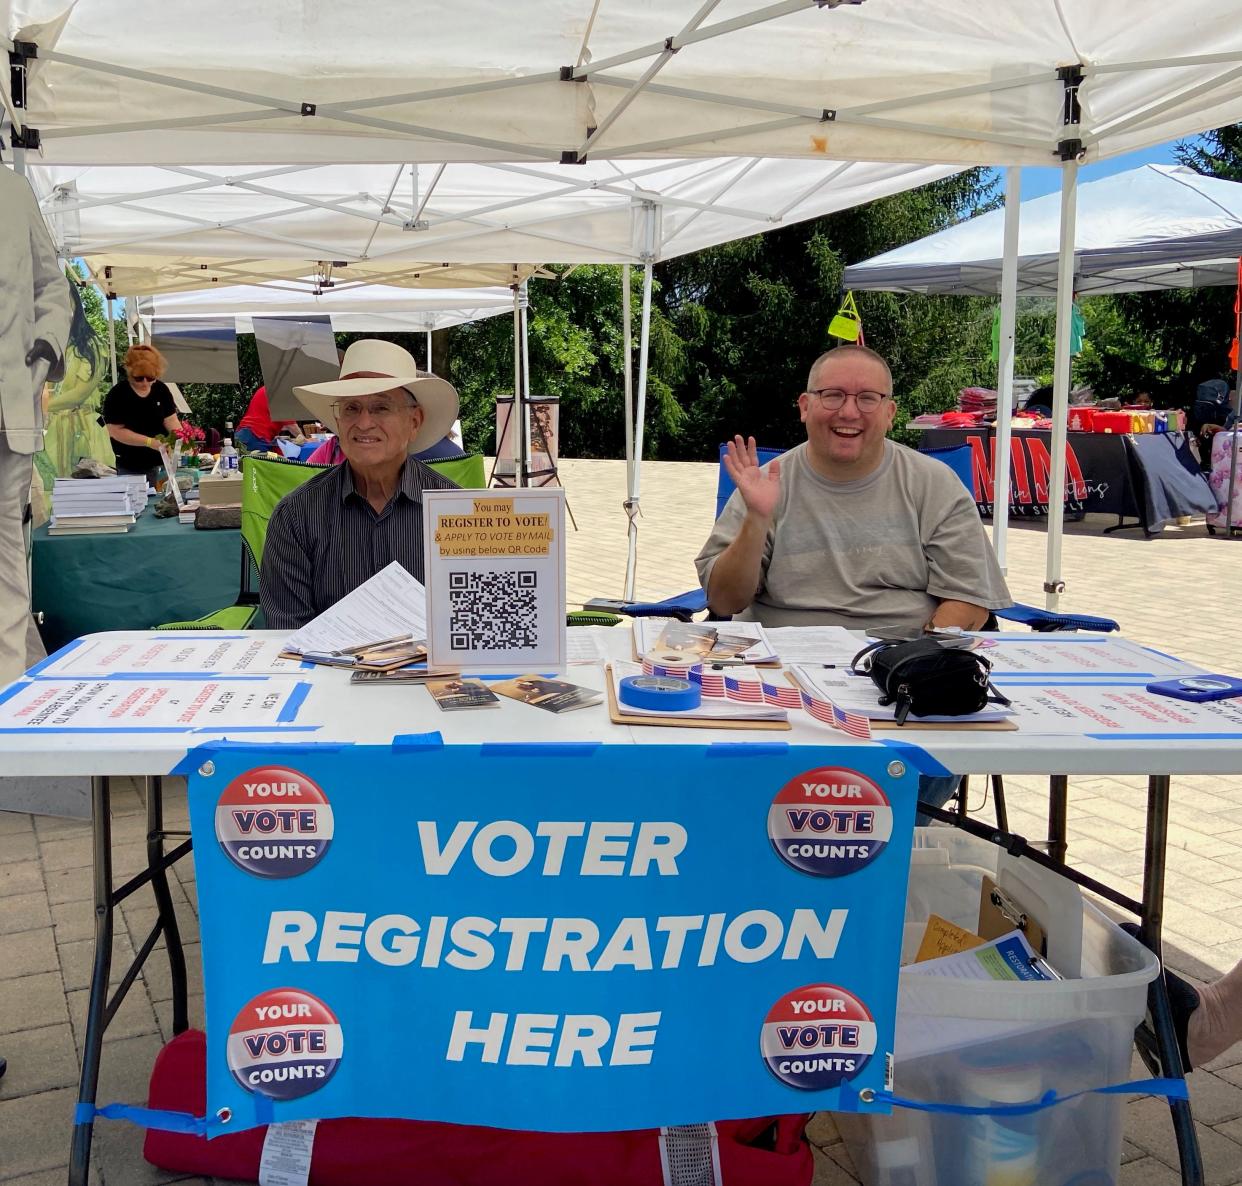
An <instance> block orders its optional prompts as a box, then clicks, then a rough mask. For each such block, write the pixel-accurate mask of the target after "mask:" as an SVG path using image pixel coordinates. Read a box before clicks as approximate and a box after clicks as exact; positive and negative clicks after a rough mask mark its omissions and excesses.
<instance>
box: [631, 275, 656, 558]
mask: <svg viewBox="0 0 1242 1186" xmlns="http://www.w3.org/2000/svg"><path fill="white" fill-rule="evenodd" d="M650 345H651V264H650V263H646V264H644V265H643V311H642V321H641V323H640V327H639V331H638V407H637V409H636V410H635V413H634V480H633V482H632V483H631V494H630V501H631V503H632V506H631V509H630V527H631V531H632V532H634V533H636V532H637V530H638V523H637V515H638V511H639V498H640V497H641V490H642V476H643V474H642V469H643V424H644V421H645V418H646V415H647V356H648V348H649V347H650ZM635 558H636V560H637V543H635ZM635 567H637V564H636V565H635Z"/></svg>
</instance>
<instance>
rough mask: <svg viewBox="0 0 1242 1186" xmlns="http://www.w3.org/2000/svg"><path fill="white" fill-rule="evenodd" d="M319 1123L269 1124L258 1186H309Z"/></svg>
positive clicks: (300, 1121)
mask: <svg viewBox="0 0 1242 1186" xmlns="http://www.w3.org/2000/svg"><path fill="white" fill-rule="evenodd" d="M318 1123H319V1121H318V1120H286V1121H284V1122H283V1123H281V1124H269V1125H268V1126H267V1134H266V1135H265V1136H264V1138H263V1153H262V1156H261V1157H260V1158H259V1186H306V1183H307V1181H308V1179H309V1178H310V1168H311V1152H312V1150H313V1148H314V1144H315V1127H316V1125H318Z"/></svg>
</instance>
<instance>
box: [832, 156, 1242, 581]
mask: <svg viewBox="0 0 1242 1186" xmlns="http://www.w3.org/2000/svg"><path fill="white" fill-rule="evenodd" d="M1011 182H1012V179H1011ZM1060 205H1061V198H1060V196H1059V195H1057V194H1048V195H1045V196H1044V197H1040V198H1033V199H1031V200H1029V201H1026V202H1022V203H1021V207H1020V209H1019V208H1017V207H1010V206H1007V208H1006V209H1005V210H991V211H988V212H987V213H986V214H980V215H978V216H977V217H975V218H972V219H969V220H968V221H966V222H962V223H959V224H958V225H957V226H953V227H950V228H948V229H947V230H944V231H939V232H937V233H936V234H934V235H927V236H925V237H924V238H922V239H918V240H916V241H915V242H913V243H907V244H906V245H905V246H903V247H898V248H895V249H894V250H892V251H887V252H885V253H884V254H882V255H877V256H875V257H873V258H872V259H869V260H864V261H863V262H861V263H857V264H852V265H850V266H849V267H848V268H846V269H845V285H846V287H847V288H852V289H858V290H865V289H870V290H881V291H888V292H906V293H922V294H932V293H953V294H956V295H959V296H992V295H995V294H997V293H1002V294H1005V293H1006V285H1004V284H1003V283H1002V280H1003V278H1004V272H1005V269H1006V267H1009V268H1010V269H1012V272H1013V275H1014V279H1013V280H1011V281H1010V284H1009V286H1008V289H1007V295H1008V299H1007V300H1005V301H1003V302H1002V338H1003V339H1004V338H1005V336H1006V334H1007V335H1008V340H1009V342H1010V350H1009V355H1008V357H1007V358H1003V359H1002V360H1001V363H1002V365H1001V380H1000V383H999V384H998V386H1001V387H1002V389H1003V390H1002V397H1001V399H1000V400H999V401H998V406H997V436H996V463H995V467H994V468H995V474H996V483H997V485H996V491H995V496H994V499H993V505H994V515H993V537H994V541H995V546H996V552H997V555H998V557H1000V560H1001V563H1002V565H1003V564H1004V560H1005V540H1006V530H1007V524H1008V510H1009V492H1008V482H1009V455H1010V417H1011V415H1012V411H1013V401H1012V398H1011V396H1012V386H1011V383H1012V375H1013V356H1012V336H1013V323H1014V314H1015V310H1014V297H1015V296H1016V295H1032V296H1040V295H1044V296H1046V295H1055V294H1056V292H1057V275H1058V271H1059V266H1060V256H1059V253H1058V242H1059V239H1060V221H1061V217H1060ZM1007 220H1008V221H1010V222H1013V221H1017V223H1018V226H1017V229H1016V233H1012V232H1011V233H1012V238H1010V239H1007V237H1006V229H1007V228H1006V222H1007ZM1240 256H1242V183H1239V182H1236V181H1226V180H1223V179H1221V178H1217V177H1206V176H1204V175H1203V174H1200V173H1196V172H1195V171H1194V170H1193V169H1188V168H1185V167H1184V166H1173V165H1143V166H1141V167H1140V168H1137V169H1131V170H1128V171H1126V172H1124V173H1116V174H1114V175H1113V176H1111V177H1104V178H1101V179H1100V180H1099V181H1091V182H1087V183H1086V184H1084V185H1083V186H1081V187H1080V189H1079V191H1078V202H1077V218H1076V220H1075V236H1074V251H1073V261H1074V262H1073V267H1074V271H1073V290H1074V291H1075V292H1076V293H1077V294H1079V295H1092V294H1099V293H1110V292H1112V293H1115V292H1144V291H1152V290H1161V289H1171V288H1201V287H1209V286H1212V285H1231V286H1232V285H1235V284H1236V283H1237V281H1238V259H1239V257H1240ZM1006 324H1007V326H1008V328H1007V329H1005V325H1006ZM1007 382H1008V383H1009V386H1008V387H1007V386H1006V383H1007Z"/></svg>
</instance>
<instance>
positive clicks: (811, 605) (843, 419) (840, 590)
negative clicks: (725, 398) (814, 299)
mask: <svg viewBox="0 0 1242 1186" xmlns="http://www.w3.org/2000/svg"><path fill="white" fill-rule="evenodd" d="M892 392H893V387H892V376H891V374H890V372H889V369H888V365H887V363H885V361H884V359H883V358H881V357H880V355H878V354H876V353H875V351H873V350H869V349H868V348H867V347H865V346H839V347H837V349H835V350H831V351H829V352H828V353H826V354H824V355H821V356H820V358H818V359H817V360H816V362H815V365H814V366H813V367H812V368H811V374H810V378H809V380H808V382H807V390H806V391H804V392H803V393H802V394H801V395H800V396H799V397H798V408H799V410H800V412H801V416H802V422H803V424H805V425H806V436H807V439H806V441H805V442H803V443H802V444H800V445H798V446H797V447H796V448H794V449H791V450H790V451H789V452H788V453H786V454H785V455H784V456H782V457H780V458H778V459H776V460H774V461H771V462H769V463H768V464H767V465H765V466H762V467H761V466H760V465H759V464H758V459H757V456H756V451H755V441H754V438H753V437H752V438H750V439H749V440H748V441H743V440H742V438H741V437H736V438H735V439H734V441H732V442H731V443H730V444H729V447H728V451H727V453H726V455H725V460H724V465H725V469H726V470H727V471H728V473H729V476H730V477H731V478H732V479H733V481H734V483H735V484H736V486H737V490H736V491H735V492H734V494H733V496H732V497H731V498H730V499H729V501H728V503H727V504H726V506H725V509H724V511H723V512H722V513H721V516H720V518H719V519H718V520H717V522H716V526H715V529H714V530H713V531H712V534H711V537H710V538H709V539H708V541H707V543H706V544H705V545H704V546H703V550H702V551H701V552H700V553H699V555H698V558H697V560H696V561H695V564H696V567H697V568H698V572H699V580H700V581H701V582H702V584H703V587H704V588H705V589H706V590H707V597H708V604H709V605H710V606H711V608H712V610H713V611H715V612H716V613H719V614H736V615H738V616H740V617H743V618H749V619H752V620H756V621H760V622H763V623H764V624H765V625H768V626H811V625H831V626H847V627H851V628H854V629H860V630H873V629H875V628H877V627H882V626H890V627H891V626H897V627H901V628H904V629H905V630H908V631H909V632H910V635H911V637H914V636H915V635H917V634H918V632H919V631H920V630H922V629H923V627H924V626H931V625H935V626H960V627H962V628H963V629H967V630H977V629H979V627H981V626H982V625H983V624H984V622H986V621H987V618H988V615H989V613H990V612H991V611H992V610H994V609H1003V608H1005V607H1006V606H1009V605H1012V604H1013V602H1012V599H1011V598H1010V596H1009V590H1008V589H1007V588H1006V587H1005V579H1004V577H1003V576H1002V575H1001V571H1000V568H999V566H998V565H997V563H996V557H995V555H994V554H993V552H992V549H991V548H990V547H989V546H988V542H987V538H986V536H985V535H984V532H983V525H982V524H981V523H980V521H979V514H978V511H977V510H976V508H975V503H974V500H973V499H972V498H971V496H970V494H969V492H968V491H967V490H966V488H965V487H964V486H963V485H962V483H961V481H960V480H959V479H958V477H957V475H956V474H955V473H954V472H953V471H952V470H951V469H950V468H949V467H948V466H947V465H944V464H943V463H941V462H939V461H936V460H934V459H932V458H930V457H924V456H922V455H921V454H919V453H916V452H915V451H914V450H913V449H907V448H906V447H905V446H904V445H898V444H896V443H894V442H893V441H890V440H888V439H887V433H888V430H889V428H890V427H891V426H892V423H893V416H894V415H895V413H896V410H897V407H896V404H895V403H894V402H893V394H892Z"/></svg>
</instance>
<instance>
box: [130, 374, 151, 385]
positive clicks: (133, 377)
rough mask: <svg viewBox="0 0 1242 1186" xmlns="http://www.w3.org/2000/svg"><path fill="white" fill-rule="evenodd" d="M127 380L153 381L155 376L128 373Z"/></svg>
mask: <svg viewBox="0 0 1242 1186" xmlns="http://www.w3.org/2000/svg"><path fill="white" fill-rule="evenodd" d="M129 381H130V382H131V383H154V382H155V376H154V375H130V377H129Z"/></svg>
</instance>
